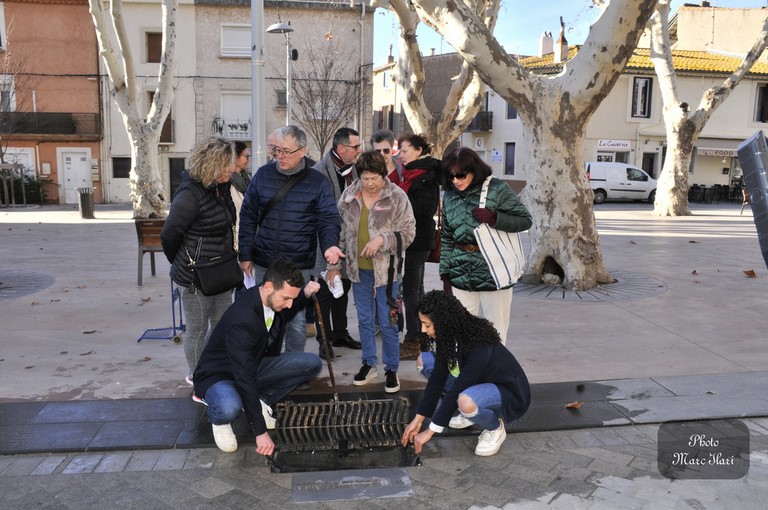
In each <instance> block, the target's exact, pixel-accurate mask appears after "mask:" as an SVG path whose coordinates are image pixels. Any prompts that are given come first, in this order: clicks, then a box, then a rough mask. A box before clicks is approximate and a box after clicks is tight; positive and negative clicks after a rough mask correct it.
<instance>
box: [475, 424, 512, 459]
mask: <svg viewBox="0 0 768 510" xmlns="http://www.w3.org/2000/svg"><path fill="white" fill-rule="evenodd" d="M506 438H507V431H506V430H504V422H503V421H502V420H499V428H497V429H496V430H484V431H482V432H481V433H480V438H479V439H478V440H477V447H476V448H475V455H479V456H481V457H488V456H490V455H495V454H496V453H497V452H498V451H499V448H501V443H503V442H504V440H505V439H506Z"/></svg>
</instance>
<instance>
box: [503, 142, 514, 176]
mask: <svg viewBox="0 0 768 510" xmlns="http://www.w3.org/2000/svg"><path fill="white" fill-rule="evenodd" d="M504 145H505V147H504V148H505V152H506V154H505V156H506V157H505V158H504V175H515V144H514V143H507V144H504Z"/></svg>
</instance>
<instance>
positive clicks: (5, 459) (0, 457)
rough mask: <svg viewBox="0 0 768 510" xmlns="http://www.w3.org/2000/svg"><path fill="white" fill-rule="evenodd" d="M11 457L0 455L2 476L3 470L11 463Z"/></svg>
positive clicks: (0, 473)
mask: <svg viewBox="0 0 768 510" xmlns="http://www.w3.org/2000/svg"><path fill="white" fill-rule="evenodd" d="M13 459H14V457H13V456H12V455H0V476H2V474H3V470H5V468H7V467H8V466H10V465H11V463H12V462H13Z"/></svg>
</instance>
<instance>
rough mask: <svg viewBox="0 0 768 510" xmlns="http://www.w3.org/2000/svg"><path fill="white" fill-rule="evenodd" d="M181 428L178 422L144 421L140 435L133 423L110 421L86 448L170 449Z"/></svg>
mask: <svg viewBox="0 0 768 510" xmlns="http://www.w3.org/2000/svg"><path fill="white" fill-rule="evenodd" d="M181 426H182V422H181V421H180V420H146V421H142V422H141V425H140V427H141V433H136V430H135V427H136V424H135V422H129V421H110V422H107V423H105V424H104V425H103V426H102V427H101V428H100V429H99V431H98V432H97V433H96V435H95V436H94V437H93V439H92V440H91V441H90V442H89V443H88V447H89V449H91V450H94V449H99V450H115V449H118V450H123V449H132V448H172V447H173V446H175V445H176V439H177V438H178V437H179V432H180V431H181Z"/></svg>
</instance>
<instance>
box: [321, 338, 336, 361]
mask: <svg viewBox="0 0 768 510" xmlns="http://www.w3.org/2000/svg"><path fill="white" fill-rule="evenodd" d="M317 343H318V344H319V347H318V350H317V355H318V356H320V359H323V360H324V359H328V358H327V356H326V353H325V342H323V339H322V338H318V339H317ZM328 349H329V352H328V354H330V358H331V360H333V358H335V357H336V355H335V354H334V353H333V347H331V346H330V345H329V346H328Z"/></svg>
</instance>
